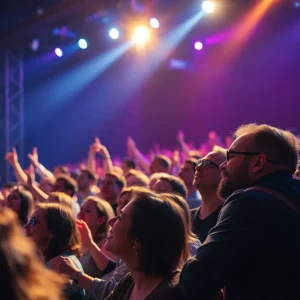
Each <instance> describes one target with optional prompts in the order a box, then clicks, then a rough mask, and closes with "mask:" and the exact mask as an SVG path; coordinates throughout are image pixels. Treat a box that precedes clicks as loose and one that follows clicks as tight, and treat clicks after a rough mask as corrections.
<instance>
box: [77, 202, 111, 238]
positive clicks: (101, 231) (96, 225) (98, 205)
mask: <svg viewBox="0 0 300 300" xmlns="http://www.w3.org/2000/svg"><path fill="white" fill-rule="evenodd" d="M114 216H115V214H114V211H113V209H112V207H111V205H110V204H109V203H108V202H107V201H105V200H103V199H100V198H98V197H92V196H90V197H87V198H86V199H85V200H84V202H83V204H82V206H81V210H80V213H79V215H78V218H79V219H82V220H83V221H84V222H86V224H87V225H88V227H89V229H90V230H91V232H92V236H93V240H94V241H95V242H98V241H101V240H103V239H104V238H106V236H107V235H108V231H109V228H110V227H109V225H108V220H110V219H112V218H113V217H114Z"/></svg>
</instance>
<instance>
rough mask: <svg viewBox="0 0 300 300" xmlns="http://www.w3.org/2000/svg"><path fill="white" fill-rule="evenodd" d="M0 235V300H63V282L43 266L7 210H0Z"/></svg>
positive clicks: (10, 212)
mask: <svg viewBox="0 0 300 300" xmlns="http://www.w3.org/2000/svg"><path fill="white" fill-rule="evenodd" d="M0 232H1V234H0V266H1V272H0V290H1V299H9V300H57V299H63V293H62V287H63V285H64V284H65V279H63V278H62V277H60V276H59V275H58V274H56V273H54V272H52V271H50V270H47V269H46V268H45V267H44V266H43V264H42V263H41V261H40V260H39V258H38V257H37V255H36V252H35V249H34V246H33V244H32V242H31V241H30V240H29V239H27V238H26V237H25V236H24V233H23V231H22V229H21V227H20V226H19V224H18V221H17V217H16V215H15V214H14V213H13V212H12V211H11V210H10V209H8V208H0Z"/></svg>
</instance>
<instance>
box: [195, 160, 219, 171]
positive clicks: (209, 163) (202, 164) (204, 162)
mask: <svg viewBox="0 0 300 300" xmlns="http://www.w3.org/2000/svg"><path fill="white" fill-rule="evenodd" d="M209 166H214V167H216V168H218V169H219V167H220V166H219V165H217V164H216V163H214V162H213V161H211V160H209V159H199V160H198V163H197V168H198V167H203V168H205V167H209Z"/></svg>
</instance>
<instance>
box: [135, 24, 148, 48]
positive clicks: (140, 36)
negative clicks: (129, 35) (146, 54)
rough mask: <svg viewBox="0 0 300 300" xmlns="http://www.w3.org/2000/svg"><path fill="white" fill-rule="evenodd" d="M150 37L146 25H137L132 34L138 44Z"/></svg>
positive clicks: (143, 42) (140, 44) (141, 44)
mask: <svg viewBox="0 0 300 300" xmlns="http://www.w3.org/2000/svg"><path fill="white" fill-rule="evenodd" d="M149 38H150V31H149V29H148V28H147V27H145V26H142V27H138V28H137V29H136V30H135V32H134V34H133V41H134V42H135V43H136V44H137V45H138V46H143V45H144V44H145V43H146V42H147V41H148V40H149Z"/></svg>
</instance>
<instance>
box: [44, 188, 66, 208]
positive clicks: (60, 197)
mask: <svg viewBox="0 0 300 300" xmlns="http://www.w3.org/2000/svg"><path fill="white" fill-rule="evenodd" d="M50 197H53V198H55V200H56V201H55V202H52V203H60V204H63V205H66V206H68V207H69V208H72V198H71V196H69V195H67V194H65V193H61V192H52V193H50V195H49V197H48V199H49V198H50ZM48 202H49V201H48ZM50 203H51V202H50Z"/></svg>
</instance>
